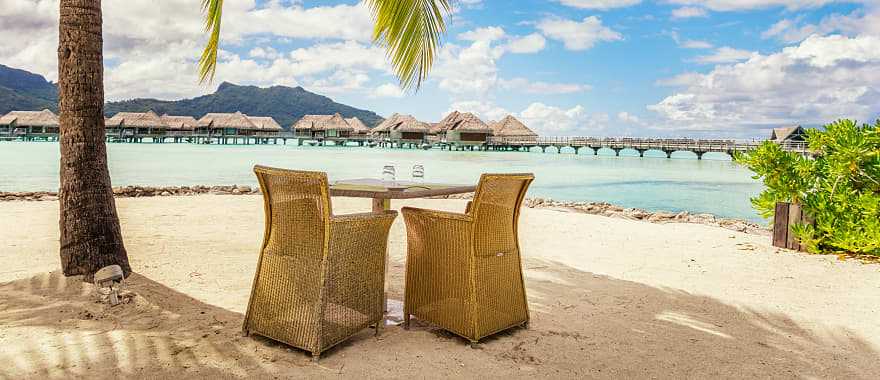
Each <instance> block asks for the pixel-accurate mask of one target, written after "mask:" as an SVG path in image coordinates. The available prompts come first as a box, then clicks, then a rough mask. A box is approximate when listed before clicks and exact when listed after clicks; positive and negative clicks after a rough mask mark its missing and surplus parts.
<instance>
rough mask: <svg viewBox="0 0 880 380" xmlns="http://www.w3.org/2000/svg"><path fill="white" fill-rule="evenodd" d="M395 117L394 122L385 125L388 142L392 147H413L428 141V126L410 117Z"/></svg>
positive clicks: (429, 128) (429, 127)
mask: <svg viewBox="0 0 880 380" xmlns="http://www.w3.org/2000/svg"><path fill="white" fill-rule="evenodd" d="M395 116H396V117H395V118H394V120H392V122H391V123H389V124H388V125H387V135H388V140H389V141H390V142H391V144H392V145H397V146H398V147H403V146H406V145H408V146H410V147H414V146H419V145H421V144H424V143H425V142H427V141H428V133H429V132H430V130H431V126H430V124H428V123H423V122H421V121H418V120H416V118H415V117H413V116H411V115H395Z"/></svg>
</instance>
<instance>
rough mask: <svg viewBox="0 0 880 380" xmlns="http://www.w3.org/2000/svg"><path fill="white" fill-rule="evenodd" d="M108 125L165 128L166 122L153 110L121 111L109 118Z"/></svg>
mask: <svg viewBox="0 0 880 380" xmlns="http://www.w3.org/2000/svg"><path fill="white" fill-rule="evenodd" d="M105 125H106V126H108V127H118V126H120V125H125V126H127V127H139V128H154V127H156V128H163V127H165V123H164V122H163V121H162V118H160V117H159V115H156V113H155V112H153V111H147V112H119V113H117V114H116V115H113V117H111V118H109V119H107V122H106V123H105Z"/></svg>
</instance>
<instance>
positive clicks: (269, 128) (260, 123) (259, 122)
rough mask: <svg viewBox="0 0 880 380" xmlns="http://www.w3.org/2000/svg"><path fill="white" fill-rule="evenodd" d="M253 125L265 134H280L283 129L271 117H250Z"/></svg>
mask: <svg viewBox="0 0 880 380" xmlns="http://www.w3.org/2000/svg"><path fill="white" fill-rule="evenodd" d="M247 118H248V119H250V121H251V123H253V124H254V125H255V126H257V129H259V130H260V131H263V132H280V131H281V130H282V129H284V128H281V124H278V122H277V121H275V119H273V118H272V117H270V116H248V117H247Z"/></svg>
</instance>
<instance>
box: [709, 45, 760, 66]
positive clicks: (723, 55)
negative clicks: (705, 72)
mask: <svg viewBox="0 0 880 380" xmlns="http://www.w3.org/2000/svg"><path fill="white" fill-rule="evenodd" d="M754 54H755V53H753V52H750V51H748V50H740V49H734V48H732V47H729V46H722V47H720V48H718V49H716V50H715V52H714V53H712V54H709V55H701V56H699V57H697V58H695V59H694V61H695V62H698V63H703V64H706V63H733V62H739V61H745V60H747V59H749V58H750V57H751V56H752V55H754Z"/></svg>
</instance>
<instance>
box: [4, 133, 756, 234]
mask: <svg viewBox="0 0 880 380" xmlns="http://www.w3.org/2000/svg"><path fill="white" fill-rule="evenodd" d="M108 150H109V157H110V173H111V175H112V178H113V185H114V186H120V185H135V184H137V185H155V186H161V185H167V186H180V185H197V184H200V185H226V184H240V185H256V179H255V177H254V175H253V172H252V171H251V168H252V167H253V166H254V165H255V164H262V165H270V166H277V167H283V168H296V169H306V170H322V171H326V172H327V173H328V174H329V176H330V179H331V180H333V179H343V178H359V177H377V178H378V177H380V174H381V169H382V166H383V165H385V164H387V163H394V164H395V165H396V166H397V172H398V175H397V178H398V179H409V177H410V168H412V166H413V165H414V164H423V165H424V166H425V176H426V180H427V181H436V182H450V183H474V182H476V181H477V179H478V178H479V175H480V173H483V172H533V173H535V175H536V177H537V179H536V181H535V183H534V184H533V186H532V188H531V190H530V193H529V194H530V196H533V197H549V198H553V199H560V200H584V201H605V202H610V203H613V204H618V205H621V206H624V207H638V208H644V209H648V210H670V211H685V210H686V211H690V212H696V213H712V214H716V215H719V216H724V217H734V218H742V219H750V220H754V221H759V220H760V218H759V217H758V216H757V214H755V212H754V211H753V210H752V209H751V205H750V203H749V198H750V197H751V196H754V195H755V194H757V193H758V192H759V191H760V190H761V185H760V184H759V183H758V182H757V181H755V180H753V179H752V178H751V177H750V173H749V172H748V171H747V170H746V169H743V168H740V167H738V166H737V165H735V164H734V163H732V162H731V161H730V160H729V159H728V158H727V156H725V155H722V154H706V155H705V156H704V159H703V160H702V161H698V160H696V159H695V158H694V155H693V154H691V153H688V152H679V153H676V154H674V155H673V159H671V160H670V159H666V158H665V155H664V154H663V153H661V152H648V153H647V154H646V155H647V156H651V157H646V158H639V157H638V156H637V155H636V154H635V152H629V153H630V154H631V156H627V157H614V154H613V152H612V151H610V150H609V151H607V152H606V151H604V150H603V151H601V152H600V153H599V156H598V157H596V156H593V155H592V151H589V150H586V151H585V152H584V151H582V152H581V153H582V154H581V155H577V156H576V155H574V154H571V153H563V154H556V153H545V154H542V153H537V152H533V153H524V152H448V151H439V150H432V151H421V150H390V149H374V148H355V147H297V146H292V145H287V146H284V145H279V146H275V145H266V146H254V145H250V146H218V145H191V144H161V145H160V144H156V145H152V144H109V145H108ZM583 153H587V154H583ZM626 153H627V152H626V151H625V152H622V153H621V155H625V154H626ZM632 155H635V157H633V156H632ZM58 162H59V150H58V145H57V143H44V142H37V143H24V142H0V163H2V164H0V165H2V167H3V168H2V170H0V191H34V190H55V189H57V188H58Z"/></svg>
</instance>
